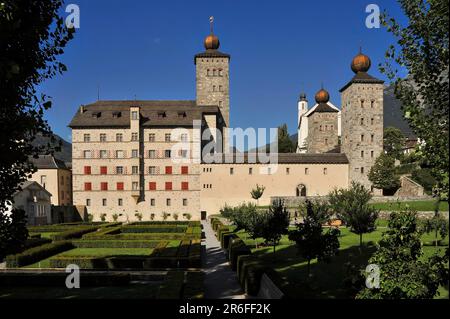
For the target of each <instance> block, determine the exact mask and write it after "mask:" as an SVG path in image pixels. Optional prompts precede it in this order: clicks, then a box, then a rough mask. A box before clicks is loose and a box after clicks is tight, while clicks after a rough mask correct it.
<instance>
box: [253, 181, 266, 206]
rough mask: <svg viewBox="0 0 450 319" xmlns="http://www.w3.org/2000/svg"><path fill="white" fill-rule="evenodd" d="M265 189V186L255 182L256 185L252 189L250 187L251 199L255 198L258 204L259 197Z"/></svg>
mask: <svg viewBox="0 0 450 319" xmlns="http://www.w3.org/2000/svg"><path fill="white" fill-rule="evenodd" d="M265 189H266V188H265V187H264V186H259V185H258V184H256V187H255V188H254V189H252V191H251V192H250V195H252V198H253V199H256V203H257V204H258V205H259V199H260V198H261V197H262V195H263V194H264V190H265Z"/></svg>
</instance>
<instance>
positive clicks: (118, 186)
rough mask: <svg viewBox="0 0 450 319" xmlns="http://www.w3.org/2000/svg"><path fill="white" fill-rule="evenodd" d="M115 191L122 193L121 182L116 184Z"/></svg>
mask: <svg viewBox="0 0 450 319" xmlns="http://www.w3.org/2000/svg"><path fill="white" fill-rule="evenodd" d="M117 190H118V191H123V183H122V182H118V183H117Z"/></svg>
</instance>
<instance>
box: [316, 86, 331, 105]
mask: <svg viewBox="0 0 450 319" xmlns="http://www.w3.org/2000/svg"><path fill="white" fill-rule="evenodd" d="M315 98H316V102H317V103H319V104H320V103H327V102H328V101H329V100H330V94H328V92H327V90H324V89H320V90H319V91H318V92H317V93H316V96H315Z"/></svg>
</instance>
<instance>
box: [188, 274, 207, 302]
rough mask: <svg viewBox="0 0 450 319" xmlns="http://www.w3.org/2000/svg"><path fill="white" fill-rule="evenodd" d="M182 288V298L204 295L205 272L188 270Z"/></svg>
mask: <svg viewBox="0 0 450 319" xmlns="http://www.w3.org/2000/svg"><path fill="white" fill-rule="evenodd" d="M185 278H186V282H185V284H184V289H183V299H201V298H204V297H205V287H204V285H203V282H204V280H205V273H204V272H202V271H188V272H186V274H185Z"/></svg>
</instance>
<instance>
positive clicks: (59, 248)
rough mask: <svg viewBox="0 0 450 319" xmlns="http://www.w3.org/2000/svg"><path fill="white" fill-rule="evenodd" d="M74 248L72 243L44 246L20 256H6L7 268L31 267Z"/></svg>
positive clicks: (22, 253)
mask: <svg viewBox="0 0 450 319" xmlns="http://www.w3.org/2000/svg"><path fill="white" fill-rule="evenodd" d="M73 248H75V246H74V245H73V244H72V243H71V242H70V241H60V242H56V243H50V244H44V245H42V246H38V247H34V248H31V249H28V250H25V251H23V252H21V253H20V254H16V255H9V256H6V266H7V267H8V268H15V267H22V266H26V265H30V264H33V263H35V262H38V261H39V260H42V259H45V258H48V257H50V256H53V255H56V254H59V253H61V252H63V251H66V250H70V249H73Z"/></svg>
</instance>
